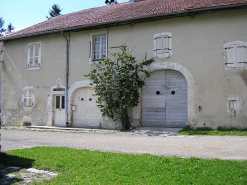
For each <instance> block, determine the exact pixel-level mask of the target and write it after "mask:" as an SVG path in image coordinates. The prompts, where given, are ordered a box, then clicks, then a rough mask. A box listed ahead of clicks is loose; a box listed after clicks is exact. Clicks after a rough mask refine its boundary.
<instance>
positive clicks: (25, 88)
mask: <svg viewBox="0 0 247 185" xmlns="http://www.w3.org/2000/svg"><path fill="white" fill-rule="evenodd" d="M29 89H31V90H32V91H33V93H32V106H31V107H28V106H23V104H22V103H23V101H24V93H23V92H24V91H26V90H29ZM21 105H22V108H23V109H27V110H31V109H33V107H34V87H33V86H26V87H23V88H22V91H21Z"/></svg>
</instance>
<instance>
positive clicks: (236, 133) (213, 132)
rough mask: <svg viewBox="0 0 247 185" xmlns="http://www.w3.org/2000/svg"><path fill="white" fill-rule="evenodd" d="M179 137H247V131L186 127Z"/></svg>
mask: <svg viewBox="0 0 247 185" xmlns="http://www.w3.org/2000/svg"><path fill="white" fill-rule="evenodd" d="M178 134H179V135H218V136H247V129H238V128H224V127H218V128H217V130H212V128H210V127H198V128H196V129H193V128H192V127H191V126H189V125H186V126H185V127H184V128H183V130H181V131H179V133H178Z"/></svg>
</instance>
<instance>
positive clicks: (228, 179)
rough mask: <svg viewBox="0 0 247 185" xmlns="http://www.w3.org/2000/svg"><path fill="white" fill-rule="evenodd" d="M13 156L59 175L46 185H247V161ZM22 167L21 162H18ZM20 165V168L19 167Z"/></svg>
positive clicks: (87, 154) (91, 154) (94, 154)
mask: <svg viewBox="0 0 247 185" xmlns="http://www.w3.org/2000/svg"><path fill="white" fill-rule="evenodd" d="M9 153H10V154H11V155H14V156H17V157H19V158H20V161H19V162H20V163H21V162H22V161H21V159H23V158H26V159H29V160H32V161H34V162H33V164H32V167H34V168H38V169H44V170H48V171H55V172H58V174H59V175H58V176H57V178H54V179H52V180H51V181H45V182H42V184H142V185H143V184H247V161H227V160H219V159H211V160H209V159H198V158H195V157H192V158H188V159H186V158H179V157H162V156H153V155H149V154H143V155H132V154H120V153H110V152H99V151H88V150H77V149H71V148H55V147H35V148H30V149H24V150H14V151H10V152H9ZM18 164H19V163H18ZM16 166H17V165H16Z"/></svg>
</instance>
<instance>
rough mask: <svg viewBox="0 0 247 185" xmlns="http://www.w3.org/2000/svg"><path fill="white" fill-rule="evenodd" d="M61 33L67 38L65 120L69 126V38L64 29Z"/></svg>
mask: <svg viewBox="0 0 247 185" xmlns="http://www.w3.org/2000/svg"><path fill="white" fill-rule="evenodd" d="M61 34H62V35H63V36H64V38H65V40H66V62H65V63H66V69H65V73H66V77H65V78H66V80H65V81H66V84H65V120H66V126H67V127H68V126H69V120H68V118H69V116H68V88H69V39H68V38H67V37H66V36H65V35H64V33H63V31H61Z"/></svg>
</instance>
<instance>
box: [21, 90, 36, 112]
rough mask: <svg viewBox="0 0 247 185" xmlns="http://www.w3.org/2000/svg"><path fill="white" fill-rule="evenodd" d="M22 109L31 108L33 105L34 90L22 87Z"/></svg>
mask: <svg viewBox="0 0 247 185" xmlns="http://www.w3.org/2000/svg"><path fill="white" fill-rule="evenodd" d="M21 101H22V103H21V104H22V107H33V104H34V89H33V87H24V88H23V89H22V98H21Z"/></svg>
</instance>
